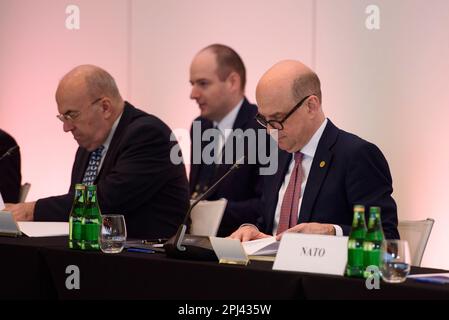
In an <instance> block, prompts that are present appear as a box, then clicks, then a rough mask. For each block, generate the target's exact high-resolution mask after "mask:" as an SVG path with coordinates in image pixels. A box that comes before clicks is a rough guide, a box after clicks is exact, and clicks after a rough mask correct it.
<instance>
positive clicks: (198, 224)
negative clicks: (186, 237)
mask: <svg viewBox="0 0 449 320" xmlns="http://www.w3.org/2000/svg"><path fill="white" fill-rule="evenodd" d="M227 202H228V201H227V200H226V199H220V200H214V201H204V200H203V201H200V202H199V203H198V204H197V205H196V206H195V207H194V208H193V210H192V212H191V213H190V217H191V218H192V224H191V225H190V234H194V235H198V236H216V235H217V231H218V227H219V226H220V223H221V218H222V217H223V213H224V211H225V208H226V204H227Z"/></svg>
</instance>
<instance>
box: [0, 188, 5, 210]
mask: <svg viewBox="0 0 449 320" xmlns="http://www.w3.org/2000/svg"><path fill="white" fill-rule="evenodd" d="M3 209H5V203H4V202H3V197H2V193H1V192H0V211H2V210H3Z"/></svg>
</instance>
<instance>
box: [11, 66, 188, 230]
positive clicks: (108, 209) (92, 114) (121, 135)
mask: <svg viewBox="0 0 449 320" xmlns="http://www.w3.org/2000/svg"><path fill="white" fill-rule="evenodd" d="M56 102H57V105H58V112H59V115H58V116H57V117H58V119H59V120H61V121H62V124H63V129H64V132H70V133H72V135H73V138H74V139H75V140H76V141H77V143H78V145H79V148H78V151H77V153H76V156H75V162H74V165H73V169H72V181H71V185H70V189H69V192H68V193H67V194H65V195H61V196H56V197H50V198H45V199H40V200H38V201H37V202H30V203H25V204H17V205H7V208H6V210H8V211H11V212H12V213H13V215H14V217H15V219H16V220H19V221H20V220H36V221H68V215H69V212H70V208H71V203H72V201H73V197H74V186H75V184H77V183H84V184H87V185H89V184H96V185H97V188H98V198H99V204H100V209H101V211H102V213H103V214H106V213H118V214H124V215H125V220H126V226H127V231H128V236H129V237H133V238H161V237H170V236H172V235H173V234H175V233H176V230H177V227H178V226H179V224H181V222H182V220H183V217H184V214H185V212H186V210H187V208H188V205H189V202H188V201H189V196H188V183H187V177H186V172H185V167H184V165H183V164H176V165H175V164H173V163H172V161H171V160H170V150H171V148H172V147H173V146H174V145H175V144H176V142H172V141H170V134H171V130H170V129H169V128H168V127H167V126H166V125H165V124H164V123H163V122H162V121H161V120H160V119H158V118H156V117H155V116H152V115H149V114H147V113H145V112H143V111H141V110H138V109H136V108H135V107H133V106H132V105H131V104H129V103H128V102H125V101H124V100H123V99H122V97H121V95H120V93H119V90H118V88H117V86H116V83H115V81H114V79H113V78H112V76H111V75H110V74H109V73H107V72H106V71H105V70H103V69H101V68H99V67H96V66H92V65H82V66H78V67H76V68H75V69H73V70H72V71H70V72H69V73H68V74H66V75H65V76H64V77H63V79H62V80H61V81H60V83H59V86H58V89H57V91H56ZM55 152H57V151H55ZM49 159H51V155H49Z"/></svg>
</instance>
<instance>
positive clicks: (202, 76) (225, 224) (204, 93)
mask: <svg viewBox="0 0 449 320" xmlns="http://www.w3.org/2000/svg"><path fill="white" fill-rule="evenodd" d="M245 82H246V71H245V66H244V64H243V61H242V59H241V58H240V56H239V55H238V54H237V53H236V52H235V51H234V50H233V49H232V48H230V47H228V46H225V45H221V44H213V45H210V46H208V47H206V48H204V49H202V50H201V51H200V52H199V53H198V54H197V55H196V56H195V57H194V59H193V61H192V64H191V67H190V83H191V85H192V91H191V95H190V98H191V99H194V100H195V101H196V102H197V104H198V106H199V109H200V112H201V115H200V116H199V117H198V118H196V119H195V121H194V123H193V125H192V131H191V140H192V148H191V151H192V152H191V164H192V166H191V171H190V193H191V196H192V198H193V199H195V198H197V197H198V196H200V195H201V194H202V193H204V192H205V191H206V190H207V189H208V188H209V187H210V186H211V185H213V184H214V183H215V182H216V181H217V180H218V179H219V178H220V177H222V176H223V175H224V174H225V173H226V172H227V171H228V170H229V168H230V167H231V166H232V164H233V163H234V162H235V161H236V160H237V159H236V158H237V155H238V154H237V152H236V148H237V144H238V143H240V142H243V141H244V140H243V139H238V135H233V134H232V132H235V130H236V129H241V130H242V131H243V132H244V131H246V130H254V129H263V128H262V127H261V126H260V125H259V124H258V123H257V121H256V119H255V116H256V114H257V107H256V106H255V105H253V104H251V103H249V101H248V100H247V99H246V98H245V96H244V91H245ZM213 128H214V129H215V132H216V133H217V135H216V137H215V138H216V139H217V140H215V139H212V140H213V141H212V143H217V150H216V151H218V154H214V155H213V156H214V157H215V159H214V161H213V163H207V162H206V161H204V157H200V155H203V152H204V150H205V148H206V146H207V145H208V144H209V143H210V142H209V141H198V140H203V139H201V137H202V136H203V134H204V132H205V131H206V130H209V129H213ZM195 130H197V133H198V134H195ZM195 144H197V146H198V148H195V147H194V145H195ZM248 152H249V150H248V148H247V146H245V148H244V154H245V155H246V156H247V157H246V160H248V159H249V158H250V157H248ZM229 153H231V154H232V155H233V157H232V159H231V160H232V161H227V160H226V158H227V155H229ZM195 156H196V157H197V158H201V159H199V160H200V161H196V160H195ZM248 162H249V161H245V164H243V165H242V166H241V167H240V168H239V169H238V171H236V172H234V173H232V175H230V176H228V177H227V178H226V179H225V180H223V182H222V183H221V184H220V185H219V186H218V188H217V189H216V190H215V191H214V192H212V194H211V195H209V196H208V197H207V198H206V200H217V199H220V198H225V199H227V200H228V203H227V206H226V209H225V212H224V215H223V218H222V222H221V224H220V227H219V230H218V233H217V235H218V236H229V235H230V234H231V233H232V232H233V231H234V230H235V229H236V228H238V227H239V226H240V225H241V224H242V223H245V222H249V223H256V221H257V218H258V213H259V205H260V198H261V193H262V190H261V180H262V179H261V177H260V175H259V168H260V165H259V163H248Z"/></svg>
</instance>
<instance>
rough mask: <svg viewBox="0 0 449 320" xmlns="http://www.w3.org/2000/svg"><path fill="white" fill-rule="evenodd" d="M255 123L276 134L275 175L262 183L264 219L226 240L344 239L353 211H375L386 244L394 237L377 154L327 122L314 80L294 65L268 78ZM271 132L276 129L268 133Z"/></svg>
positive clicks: (388, 185) (279, 67) (386, 180)
mask: <svg viewBox="0 0 449 320" xmlns="http://www.w3.org/2000/svg"><path fill="white" fill-rule="evenodd" d="M256 96H257V102H258V106H259V114H258V116H257V118H258V121H259V122H260V123H261V124H263V125H264V126H265V127H266V128H267V130H268V131H269V132H270V133H273V132H275V131H276V133H277V134H278V145H279V148H280V149H281V150H279V158H278V159H279V166H278V172H277V173H276V174H275V175H273V176H269V177H268V176H267V177H266V181H265V183H264V186H265V189H264V205H265V210H264V213H263V217H262V218H261V219H260V220H259V221H258V224H257V227H256V226H253V225H244V226H242V227H241V228H239V229H238V230H237V231H236V232H234V233H233V235H232V237H233V238H237V239H240V240H242V241H247V240H254V239H259V238H263V237H268V236H270V235H277V238H278V239H280V238H281V237H282V234H283V233H284V232H301V233H312V234H327V235H348V234H349V232H350V230H351V224H352V218H353V206H354V205H355V204H362V205H365V206H380V207H381V209H382V223H383V230H384V233H385V237H386V238H399V234H398V231H397V223H398V219H397V212H396V203H395V201H394V200H393V198H392V197H391V193H392V192H393V188H392V178H391V175H390V171H389V168H388V164H387V161H386V159H385V158H384V156H383V155H382V153H381V151H380V150H379V149H378V148H377V147H376V146H375V145H374V144H372V143H369V142H367V141H365V140H363V139H361V138H359V137H357V136H355V135H353V134H350V133H347V132H345V131H343V130H340V129H338V128H337V127H336V126H335V125H334V124H333V123H332V122H331V121H330V120H328V119H326V117H325V115H324V113H323V110H322V107H321V88H320V81H319V78H318V76H317V75H316V74H315V73H314V72H313V71H312V70H310V69H309V68H308V67H307V66H305V65H304V64H302V63H300V62H297V61H283V62H280V63H278V64H276V65H274V66H273V67H272V68H271V69H270V70H269V71H267V72H266V73H265V74H264V75H263V77H262V78H261V80H260V81H259V84H258V86H257V91H256ZM274 129H276V130H274Z"/></svg>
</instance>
